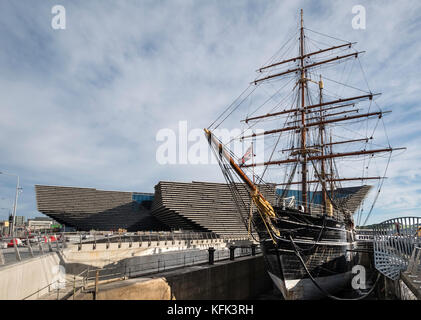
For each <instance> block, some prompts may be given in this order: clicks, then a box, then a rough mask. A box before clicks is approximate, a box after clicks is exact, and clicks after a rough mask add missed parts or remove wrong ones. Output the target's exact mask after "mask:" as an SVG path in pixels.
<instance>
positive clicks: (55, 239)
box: [42, 236, 57, 243]
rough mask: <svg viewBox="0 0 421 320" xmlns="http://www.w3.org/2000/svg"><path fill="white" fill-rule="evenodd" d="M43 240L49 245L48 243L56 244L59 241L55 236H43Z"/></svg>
mask: <svg viewBox="0 0 421 320" xmlns="http://www.w3.org/2000/svg"><path fill="white" fill-rule="evenodd" d="M42 238H43V239H44V242H45V243H47V242H48V241H50V242H54V241H57V238H56V237H55V236H48V237H47V236H43V237H42Z"/></svg>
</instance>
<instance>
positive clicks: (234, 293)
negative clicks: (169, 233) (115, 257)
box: [75, 256, 272, 300]
mask: <svg viewBox="0 0 421 320" xmlns="http://www.w3.org/2000/svg"><path fill="white" fill-rule="evenodd" d="M271 288H272V283H271V280H270V278H269V276H268V275H267V272H266V271H265V268H264V261H263V257H262V256H253V257H243V258H238V259H236V260H235V261H229V260H228V261H224V262H217V263H215V265H212V266H209V265H201V266H192V267H188V268H183V269H179V270H175V271H170V272H165V273H161V274H160V275H159V277H149V278H136V279H129V280H122V281H116V282H114V283H108V284H104V285H100V286H99V289H98V295H97V296H96V299H98V300H115V299H118V300H170V299H177V300H203V299H211V300H214V299H236V300H241V299H250V298H254V297H256V296H257V295H259V294H262V293H263V292H267V291H269V290H271ZM75 298H76V299H83V300H85V299H93V293H84V294H79V295H78V296H77V297H75Z"/></svg>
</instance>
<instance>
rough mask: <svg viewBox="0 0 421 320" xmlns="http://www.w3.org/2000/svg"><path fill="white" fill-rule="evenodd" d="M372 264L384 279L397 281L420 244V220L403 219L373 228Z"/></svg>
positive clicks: (412, 218) (417, 218) (414, 218)
mask: <svg viewBox="0 0 421 320" xmlns="http://www.w3.org/2000/svg"><path fill="white" fill-rule="evenodd" d="M373 235H374V239H373V244H374V246H373V247H374V263H375V267H376V269H377V270H378V271H380V272H381V273H382V274H384V275H385V276H386V277H388V278H390V279H392V280H397V279H399V276H400V273H401V272H402V271H405V270H406V269H407V267H408V263H409V261H410V259H411V255H412V253H413V251H414V248H415V247H416V246H418V245H419V244H420V243H421V218H419V217H403V218H395V219H390V220H387V221H384V222H382V223H380V224H377V225H374V226H373Z"/></svg>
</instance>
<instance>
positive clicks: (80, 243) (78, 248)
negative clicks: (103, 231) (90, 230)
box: [77, 234, 82, 251]
mask: <svg viewBox="0 0 421 320" xmlns="http://www.w3.org/2000/svg"><path fill="white" fill-rule="evenodd" d="M77 250H78V251H80V250H82V235H81V234H80V235H79V245H78V247H77Z"/></svg>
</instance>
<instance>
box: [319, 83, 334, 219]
mask: <svg viewBox="0 0 421 320" xmlns="http://www.w3.org/2000/svg"><path fill="white" fill-rule="evenodd" d="M322 103H323V81H322V76H321V75H320V81H319V104H322ZM320 120H321V121H322V122H323V120H324V118H323V107H320ZM319 134H320V145H321V146H322V147H321V148H320V154H321V156H324V154H325V153H324V150H325V147H324V144H325V142H324V135H325V130H324V125H323V124H321V125H320V127H319ZM320 169H321V170H320V171H321V172H320V177H319V178H320V179H321V180H322V181H321V184H322V206H323V209H324V212H327V210H326V209H327V197H326V169H325V159H322V160H321V165H320ZM332 178H333V177H332Z"/></svg>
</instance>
